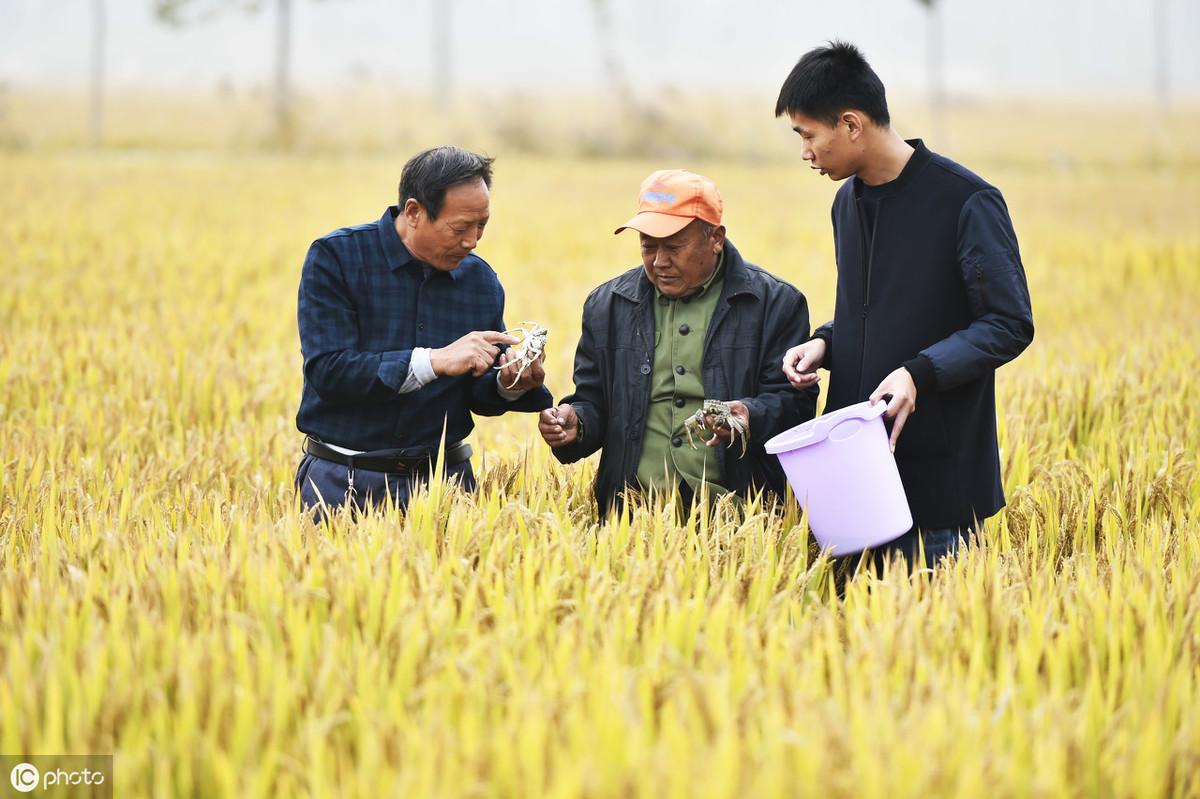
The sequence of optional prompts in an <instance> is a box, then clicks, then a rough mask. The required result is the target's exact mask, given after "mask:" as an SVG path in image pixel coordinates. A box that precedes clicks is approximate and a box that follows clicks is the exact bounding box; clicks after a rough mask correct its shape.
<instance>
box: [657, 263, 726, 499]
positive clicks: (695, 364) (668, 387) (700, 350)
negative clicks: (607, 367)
mask: <svg viewBox="0 0 1200 799" xmlns="http://www.w3.org/2000/svg"><path fill="white" fill-rule="evenodd" d="M724 280H725V254H724V253H723V252H722V254H721V256H720V258H719V260H718V261H717V268H716V269H715V270H713V275H712V277H710V278H709V279H708V282H706V283H705V284H704V285H703V286H702V287H701V288H700V291H699V292H697V293H696V294H692V295H691V296H689V297H686V298H681V299H671V298H669V297H664V296H662V294H661V293H659V292H658V290H657V288H656V289H655V295H656V298H655V303H654V371H653V372H652V373H651V375H650V407H649V410H648V412H647V414H646V432H645V440H644V442H643V445H642V457H641V460H639V461H638V469H637V478H638V482H640V483H641V484H642V486H643V487H644V488H654V489H657V490H659V491H674V490H675V487H676V486H677V485H678V483H679V481H680V480H681V479H682V480H685V481H687V484H688V485H689V486H691V488H692V490H693V491H697V492H698V491H699V490H700V485H701V483H702V482H705V481H706V482H708V484H709V490H710V491H711V492H712V493H714V494H722V493H725V489H724V488H723V487H721V486H720V485H719V484H718V483H717V480H719V479H720V469H719V467H718V466H717V459H716V454H715V453H714V451H713V450H712V449H710V448H709V447H706V446H704V440H703V439H702V438H701V436H698V435H696V434H695V433H693V434H692V438H693V440H694V441H695V443H696V449H692V447H691V445H690V444H689V443H688V437H687V433H686V432H684V429H683V423H684V421H686V420H687V419H688V417H690V416H692V415H693V414H695V413H696V411H698V410H700V406H701V405H702V404H703V403H704V400H705V394H704V379H703V372H702V368H703V360H704V338H705V335H706V334H707V333H708V325H709V322H710V321H711V320H712V316H713V311H715V310H716V308H717V301H718V300H719V299H720V298H721V286H722V284H723V283H724ZM705 435H706V436H707V435H708V434H707V433H706V434H705Z"/></svg>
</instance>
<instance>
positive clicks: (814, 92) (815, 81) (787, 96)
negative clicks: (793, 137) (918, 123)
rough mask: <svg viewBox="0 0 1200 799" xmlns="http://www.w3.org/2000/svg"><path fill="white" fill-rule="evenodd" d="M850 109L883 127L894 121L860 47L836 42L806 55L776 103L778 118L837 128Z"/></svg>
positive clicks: (879, 84)
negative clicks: (799, 117) (793, 116)
mask: <svg viewBox="0 0 1200 799" xmlns="http://www.w3.org/2000/svg"><path fill="white" fill-rule="evenodd" d="M850 109H853V110H855V111H862V112H863V113H864V114H866V115H867V116H869V117H870V118H871V120H872V121H874V123H875V124H876V125H878V126H879V127H881V128H886V127H887V126H888V125H890V124H891V122H892V118H891V116H890V115H889V114H888V107H887V95H886V93H885V92H884V89H883V81H881V80H880V79H879V76H878V75H876V74H875V70H873V69H871V65H870V64H868V63H867V59H865V58H863V54H862V53H861V52H860V51H859V49H858V48H857V47H855V46H854V45H852V44H850V43H849V42H842V41H837V40H834V41H831V42H829V43H828V44H827V45H826V46H825V47H817V48H815V49H813V50H809V51H808V52H807V53H805V54H804V56H803V57H802V58H801V59H800V60H799V61H798V62H796V66H794V67H792V71H791V74H789V75H788V76H787V80H785V81H784V82H783V87H782V88H781V89H780V90H779V99H778V100H777V101H776V102H775V116H777V117H781V116H783V115H784V114H803V115H804V116H808V117H812V118H813V119H819V120H821V121H822V122H824V123H826V124H827V125H836V124H837V121H838V117H839V116H840V115H841V114H842V112H843V111H847V110H850Z"/></svg>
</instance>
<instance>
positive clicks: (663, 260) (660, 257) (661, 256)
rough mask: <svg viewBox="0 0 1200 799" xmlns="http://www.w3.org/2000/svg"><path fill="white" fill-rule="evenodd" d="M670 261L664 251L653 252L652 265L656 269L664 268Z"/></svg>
mask: <svg viewBox="0 0 1200 799" xmlns="http://www.w3.org/2000/svg"><path fill="white" fill-rule="evenodd" d="M670 260H671V259H670V258H668V257H667V253H666V251H665V250H662V249H659V250H655V251H654V265H655V266H656V267H658V266H666V265H667V264H668V263H669V262H670Z"/></svg>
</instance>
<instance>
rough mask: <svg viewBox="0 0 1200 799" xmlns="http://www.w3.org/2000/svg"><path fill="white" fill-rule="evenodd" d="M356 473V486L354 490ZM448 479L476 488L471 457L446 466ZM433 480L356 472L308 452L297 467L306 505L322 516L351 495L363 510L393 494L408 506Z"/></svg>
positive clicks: (425, 476)
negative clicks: (416, 492) (417, 490)
mask: <svg viewBox="0 0 1200 799" xmlns="http://www.w3.org/2000/svg"><path fill="white" fill-rule="evenodd" d="M351 474H353V478H354V490H353V491H350V477H351ZM446 480H447V481H448V482H457V483H458V484H459V485H461V486H462V487H463V488H465V489H466V490H468V491H474V490H475V472H474V471H472V469H471V462H470V461H469V460H466V461H462V462H461V463H456V464H454V465H452V466H447V467H446ZM428 482H429V475H428V474H426V473H417V474H412V475H402V474H389V473H387V472H372V471H368V470H366V469H354V470H353V472H351V470H350V469H349V468H348V467H346V466H343V465H342V464H340V463H334V462H333V461H327V460H323V459H321V458H317V457H315V456H313V455H305V456H304V459H303V460H302V461H300V466H299V468H297V469H296V490H297V491H299V492H300V499H301V501H303V502H304V507H305V508H307V509H309V510H311V511H313V512H314V513H316V514H317V516H318V517H324V516H325V515H326V514H327V513H328V512H330V511H332V510H333V509H334V508H339V507H341V506H342V505H344V504H345V503H346V500H347V499H349V500H350V501H351V502H353V504H354V506H355V507H357V508H358V509H359V510H364V509H366V507H367V506H368V505H383V504H384V503H385V502H386V501H387V497H388V496H389V495H390V496H391V498H392V501H393V502H395V503H396V505H397V507H399V508H407V507H408V500H409V499H410V498H411V497H412V493H413V491H414V490H416V488H417V486H419V485H425V484H427V483H428Z"/></svg>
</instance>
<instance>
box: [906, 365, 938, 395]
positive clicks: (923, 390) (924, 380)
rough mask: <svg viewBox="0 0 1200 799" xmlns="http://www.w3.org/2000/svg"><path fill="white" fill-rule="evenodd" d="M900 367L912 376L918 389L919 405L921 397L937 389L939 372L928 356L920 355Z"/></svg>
mask: <svg viewBox="0 0 1200 799" xmlns="http://www.w3.org/2000/svg"><path fill="white" fill-rule="evenodd" d="M900 365H901V366H903V367H904V368H905V369H907V370H908V373H909V374H910V375H912V380H913V385H914V386H916V388H917V402H918V403H919V402H920V401H921V395H923V394H927V393H929V392H930V391H934V390H936V389H937V372H936V371H935V370H934V368H933V361H931V360H929V358H928V356H925V355H918V356H917V357H915V358H913V359H911V360H908V361H905V362H904V363H902V364H900Z"/></svg>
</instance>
